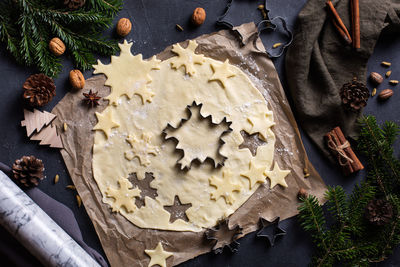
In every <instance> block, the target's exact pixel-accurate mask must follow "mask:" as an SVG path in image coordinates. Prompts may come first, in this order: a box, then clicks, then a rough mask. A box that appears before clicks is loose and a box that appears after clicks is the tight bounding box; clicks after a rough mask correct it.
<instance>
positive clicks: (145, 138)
mask: <svg viewBox="0 0 400 267" xmlns="http://www.w3.org/2000/svg"><path fill="white" fill-rule="evenodd" d="M150 140H151V135H150V134H149V133H142V136H141V137H140V139H139V138H137V137H136V136H135V135H129V136H128V138H126V141H127V142H128V143H129V144H130V145H131V147H132V149H131V150H130V151H127V152H125V158H126V159H127V160H132V159H134V158H135V157H136V158H138V159H139V161H140V164H141V165H142V166H148V165H149V164H150V159H149V155H153V156H156V155H157V147H155V146H153V145H151V142H150Z"/></svg>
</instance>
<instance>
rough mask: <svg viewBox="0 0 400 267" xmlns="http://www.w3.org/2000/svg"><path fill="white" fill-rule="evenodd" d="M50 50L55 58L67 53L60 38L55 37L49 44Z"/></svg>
mask: <svg viewBox="0 0 400 267" xmlns="http://www.w3.org/2000/svg"><path fill="white" fill-rule="evenodd" d="M49 49H50V51H51V53H53V54H54V55H55V56H61V55H62V54H64V52H65V44H64V42H63V41H61V39H60V38H58V37H54V38H53V39H51V40H50V42H49Z"/></svg>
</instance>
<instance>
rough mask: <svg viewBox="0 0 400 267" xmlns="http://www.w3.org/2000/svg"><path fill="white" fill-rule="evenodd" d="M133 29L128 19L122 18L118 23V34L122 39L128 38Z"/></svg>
mask: <svg viewBox="0 0 400 267" xmlns="http://www.w3.org/2000/svg"><path fill="white" fill-rule="evenodd" d="M131 29H132V23H131V21H130V20H129V19H127V18H122V19H120V20H119V21H118V23H117V34H118V35H119V36H121V37H125V36H127V35H128V34H129V33H130V32H131Z"/></svg>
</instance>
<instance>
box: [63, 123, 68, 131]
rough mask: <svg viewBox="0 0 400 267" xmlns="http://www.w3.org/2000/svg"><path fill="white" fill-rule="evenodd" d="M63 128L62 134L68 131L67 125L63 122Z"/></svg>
mask: <svg viewBox="0 0 400 267" xmlns="http://www.w3.org/2000/svg"><path fill="white" fill-rule="evenodd" d="M63 128H64V132H66V131H67V130H68V124H67V123H66V122H64V124H63Z"/></svg>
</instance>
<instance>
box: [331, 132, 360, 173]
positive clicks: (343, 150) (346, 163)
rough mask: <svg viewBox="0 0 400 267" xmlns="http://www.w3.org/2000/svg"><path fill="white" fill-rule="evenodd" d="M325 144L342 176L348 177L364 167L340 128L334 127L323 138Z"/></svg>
mask: <svg viewBox="0 0 400 267" xmlns="http://www.w3.org/2000/svg"><path fill="white" fill-rule="evenodd" d="M324 137H325V142H326V144H327V146H328V148H329V149H330V150H331V153H332V155H333V156H334V157H336V158H337V161H338V163H339V166H340V167H341V169H342V172H343V173H344V175H350V174H352V173H354V172H357V171H360V170H362V169H364V166H363V165H362V163H361V162H360V160H359V159H358V158H357V156H356V154H355V153H354V151H353V149H352V148H351V146H350V143H349V141H347V140H346V138H345V137H344V134H343V132H342V130H341V129H340V127H335V128H334V129H333V130H332V131H330V132H329V133H327V134H326V135H325V136H324Z"/></svg>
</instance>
